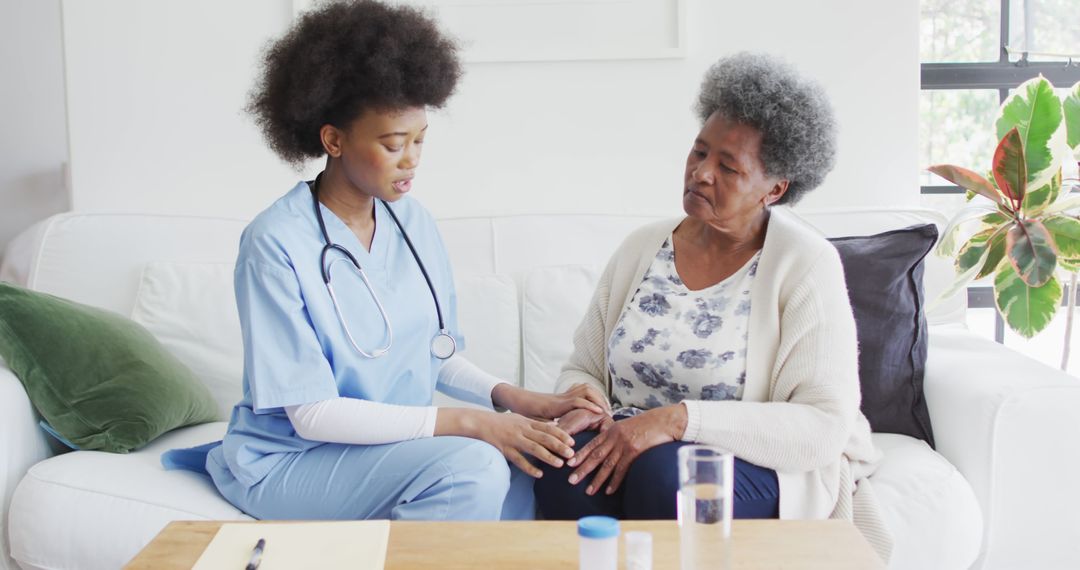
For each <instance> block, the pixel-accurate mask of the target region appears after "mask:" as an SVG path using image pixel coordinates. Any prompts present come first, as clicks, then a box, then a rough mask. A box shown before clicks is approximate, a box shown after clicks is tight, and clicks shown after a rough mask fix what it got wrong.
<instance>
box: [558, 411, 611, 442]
mask: <svg viewBox="0 0 1080 570" xmlns="http://www.w3.org/2000/svg"><path fill="white" fill-rule="evenodd" d="M613 423H615V420H613V419H611V415H610V414H607V413H604V412H601V413H599V414H598V413H596V412H591V411H589V410H586V409H585V408H578V409H576V410H571V411H569V412H567V413H566V414H565V415H563V416H562V417H560V418H559V421H558V426H559V427H560V428H562V430H563V431H565V432H566V433H568V434H570V435H577V434H579V433H581V432H583V431H585V430H596V431H605V430H607V428H608V427H610V426H611V424H613Z"/></svg>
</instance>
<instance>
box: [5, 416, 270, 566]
mask: <svg viewBox="0 0 1080 570" xmlns="http://www.w3.org/2000/svg"><path fill="white" fill-rule="evenodd" d="M225 426H226V424H225V423H223V422H215V423H209V424H202V425H198V426H192V427H188V428H182V429H179V430H175V431H172V432H169V433H168V434H166V435H164V436H162V437H160V438H158V439H157V440H155V441H154V442H153V443H151V444H150V445H148V446H146V447H144V448H143V449H140V450H138V451H136V452H133V453H130V454H127V455H117V454H113V453H101V452H97V451H75V452H72V453H66V454H63V455H58V456H56V457H52V458H50V459H47V460H45V461H42V462H40V463H38V464H36V465H34V466H33V467H32V468H31V469H30V471H29V472H28V473H27V474H26V477H24V478H23V480H22V481H21V482H20V483H19V487H18V489H17V490H16V491H15V495H14V496H13V497H12V502H11V511H10V522H11V526H10V537H11V554H12V557H13V558H15V560H17V561H18V562H19V564H20V565H22V567H23V568H49V569H61V568H72V569H74V568H80V569H83V568H85V569H94V568H102V569H105V568H120V567H121V566H123V565H124V564H126V563H127V561H128V560H130V559H131V558H132V557H133V556H135V554H136V553H138V551H139V550H140V549H142V547H143V546H145V545H146V544H147V543H149V542H150V540H151V539H153V538H154V536H155V535H156V534H157V533H158V531H160V530H161V529H162V528H164V527H165V525H166V524H168V523H169V522H170V521H173V520H202V519H213V520H235V519H248V520H249V519H250V517H248V516H247V515H245V514H243V513H242V512H240V511H239V510H237V509H236V508H235V507H233V506H232V505H231V504H229V503H228V502H227V501H225V499H223V498H222V497H221V495H220V494H218V492H217V489H215V488H214V484H213V482H211V481H210V478H209V477H206V476H202V475H196V474H195V473H192V472H189V471H166V470H165V469H164V468H162V466H161V457H160V456H161V453H162V452H164V451H166V450H168V449H172V448H177V447H191V446H195V445H199V444H202V443H206V442H209V441H214V440H216V439H220V438H221V436H222V435H223V434H224V433H225ZM56 537H62V538H63V539H62V540H56Z"/></svg>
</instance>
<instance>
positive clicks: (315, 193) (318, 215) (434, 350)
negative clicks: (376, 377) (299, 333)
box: [309, 173, 457, 360]
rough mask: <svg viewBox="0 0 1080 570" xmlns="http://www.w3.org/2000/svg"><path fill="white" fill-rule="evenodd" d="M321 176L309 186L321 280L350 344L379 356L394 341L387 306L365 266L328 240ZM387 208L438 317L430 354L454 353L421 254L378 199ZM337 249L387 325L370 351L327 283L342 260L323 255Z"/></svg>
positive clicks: (375, 356) (445, 356) (367, 353)
mask: <svg viewBox="0 0 1080 570" xmlns="http://www.w3.org/2000/svg"><path fill="white" fill-rule="evenodd" d="M321 179H322V173H320V174H319V175H318V176H316V177H315V182H314V183H309V186H310V187H311V199H312V201H313V202H314V203H315V219H317V220H319V230H320V231H322V235H323V241H325V242H326V245H324V246H323V248H322V253H321V254H319V267H320V269H321V270H322V278H323V283H325V284H326V290H327V291H328V292H329V293H330V301H331V302H332V303H333V304H334V312H335V313H337V318H338V322H339V323H341V328H342V329H344V330H345V336H346V337H348V339H349V344H352V346H353V348H355V349H356V352H359V353H360V354H361V355H363V356H364V357H366V358H378V357H380V356H383V355H385V354H386V353H387V352H390V347H391V346H392V345H393V344H394V329H393V328H392V327H391V326H390V317H389V316H387V314H386V309H385V308H383V304H382V302H381V301H379V296H378V295H376V294H375V289H374V288H373V287H372V286H371V282H370V281H368V278H367V274H365V273H364V268H362V267H360V262H358V261H356V258H355V257H353V255H352V254H351V253H349V250H347V249H345V248H344V247H343V246H340V245H338V244H336V243H334V242H332V241H330V234H329V232H327V231H326V223H325V222H323V216H322V209H321V208H320V207H319V180H321ZM379 201H380V202H382V205H383V206H384V207H385V208H386V211H387V212H388V213H389V214H390V217H391V218H392V219H393V220H394V224H395V225H397V227H398V230H400V231H401V237H403V238H405V245H407V246H409V251H411V252H412V256H413V259H415V260H416V265H417V266H419V267H420V273H422V274H423V275H424V281H426V282H427V286H428V290H429V291H431V299H432V300H433V301H435V314H436V315H438V317H439V332H438V334H436V335H435V337H434V338H432V339H431V354H432V355H434V356H435V357H436V358H439V359H442V360H446V359H447V358H450V357H451V356H453V355H454V352H456V351H457V342H455V341H454V337H452V336H450V332H449V331H447V330H446V326H445V324H443V316H442V307H440V306H439V297H438V295H436V294H435V286H434V285H432V284H431V278H430V277H428V272H427V269H426V268H425V267H424V262H422V261H420V255H419V254H417V253H416V248H415V247H413V244H412V240H410V239H409V234H407V233H405V228H404V227H403V226H402V225H401V221H400V220H398V218H397V216H396V215H395V214H394V210H392V209H390V204H387V203H386V201H385V200H379ZM334 249H336V250H337V251H339V252H341V253H343V254H345V257H347V258H348V259H349V261H351V262H352V264H353V266H354V267H356V271H357V272H359V273H360V279H361V280H362V281H363V282H364V285H365V286H367V289H368V292H369V293H371V298H372V299H374V300H375V306H376V307H378V308H379V313H380V314H381V315H382V319H383V323H384V324H385V326H386V336H387V341H386V346H384V347H382V348H376V349H375V350H373V351H371V352H370V353H369V352H367V351H365V350H364V349H362V348H360V346H359V345H357V344H356V339H354V338H353V335H352V332H351V331H350V330H349V325H347V324H346V323H345V317H344V316H343V315H342V314H341V307H340V306H339V305H338V300H337V295H335V294H334V286H333V285H331V284H330V267H331V266H333V265H334V263H335V262H337V261H342V259H344V258H341V257H338V258H336V259H333V260H331V261H330V263H329V264H328V263H327V262H326V255H327V254H328V253H330V250H334Z"/></svg>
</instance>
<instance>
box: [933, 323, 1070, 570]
mask: <svg viewBox="0 0 1080 570" xmlns="http://www.w3.org/2000/svg"><path fill="white" fill-rule="evenodd" d="M925 393H926V399H927V404H928V407H929V410H930V418H931V422H932V423H933V430H934V437H935V439H936V442H937V451H938V452H939V453H941V454H942V455H943V456H945V458H946V459H948V460H949V461H950V462H951V463H952V464H953V465H954V466H956V468H957V469H958V470H959V471H960V472H961V473H962V474H963V475H964V477H965V478H966V479H967V480H968V482H969V483H971V486H972V488H973V489H974V491H975V496H976V497H977V498H978V500H979V505H980V507H981V508H982V511H983V521H984V525H983V527H984V530H983V546H982V552H981V554H980V557H979V561H978V562H977V563H976V564H975V565H974V566H972V568H980V569H989V568H994V569H996V568H1048V569H1049V568H1080V509H1078V508H1077V505H1080V485H1077V484H1076V478H1077V477H1078V476H1080V379H1077V378H1075V377H1073V376H1069V375H1067V374H1065V373H1063V372H1061V371H1059V370H1056V369H1054V368H1051V367H1049V366H1046V365H1044V364H1042V363H1040V362H1037V361H1035V360H1032V359H1030V358H1028V357H1026V356H1023V355H1021V354H1020V353H1018V352H1016V351H1013V350H1011V349H1008V348H1006V347H1004V346H1002V345H1000V344H997V343H995V342H993V341H991V340H988V339H985V338H982V337H979V336H977V335H974V334H973V333H971V332H970V331H968V330H967V329H965V328H963V327H961V326H956V325H951V326H944V327H932V328H931V332H930V350H929V356H928V359H927V364H926V379H925Z"/></svg>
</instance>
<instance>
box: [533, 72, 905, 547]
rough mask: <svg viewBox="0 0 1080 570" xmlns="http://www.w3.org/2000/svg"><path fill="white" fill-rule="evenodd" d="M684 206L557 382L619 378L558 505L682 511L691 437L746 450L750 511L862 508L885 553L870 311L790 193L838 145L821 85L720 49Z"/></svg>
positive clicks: (609, 275) (577, 430)
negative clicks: (862, 363)
mask: <svg viewBox="0 0 1080 570" xmlns="http://www.w3.org/2000/svg"><path fill="white" fill-rule="evenodd" d="M697 113H698V116H699V118H700V120H701V122H702V127H701V131H700V132H699V133H698V135H697V137H696V138H695V139H694V141H693V145H692V146H691V148H690V152H689V154H688V156H687V159H686V172H685V175H684V180H683V187H682V203H683V209H684V210H685V211H686V217H684V218H681V219H674V220H667V221H663V222H659V223H654V224H651V225H648V226H646V227H643V228H641V229H639V230H637V231H636V232H634V233H633V234H631V235H630V236H629V237H628V238H627V239H626V241H625V242H623V244H622V245H621V246H620V247H619V249H618V251H616V252H615V254H614V256H613V257H612V258H611V260H610V262H609V263H608V265H607V268H606V270H605V271H604V273H603V275H602V276H601V277H600V281H599V283H598V285H597V287H596V291H595V293H594V295H593V298H592V301H591V303H590V305H589V307H588V309H587V312H586V314H585V317H584V319H583V320H582V322H581V324H580V325H579V326H578V329H577V332H576V333H575V335H574V351H573V354H572V355H571V357H570V360H569V362H568V363H567V364H566V365H565V366H564V367H563V370H562V374H561V375H560V376H559V381H558V388H557V391H562V390H570V389H573V388H574V387H575V386H577V385H579V384H584V385H586V386H595V387H597V388H600V389H602V390H603V391H604V392H605V393H606V394H608V396H609V398H610V401H611V406H612V408H613V409H614V412H613V416H614V418H613V417H612V416H609V415H607V414H597V413H594V412H590V411H588V410H583V409H579V410H574V411H572V412H569V413H567V414H566V415H564V416H563V417H561V418H560V419H559V425H560V426H561V427H562V428H563V429H564V430H566V431H567V432H568V433H570V434H572V435H574V436H575V441H576V444H577V445H576V449H577V452H576V454H575V455H574V457H573V458H571V459H570V460H569V461H568V462H567V465H566V466H564V467H562V468H559V469H556V468H553V467H548V466H542V467H545V468H546V469H547V471H546V473H545V474H544V477H543V478H541V479H540V480H539V481H538V483H537V485H536V489H535V491H536V495H537V499H538V506H539V508H540V510H541V511H542V513H543V515H544V516H545V517H546V518H577V517H581V516H584V515H590V514H606V515H611V516H616V517H625V518H674V517H675V512H676V506H675V505H676V500H675V498H676V489H677V474H676V471H677V469H676V450H677V449H678V448H679V447H680V446H682V445H686V444H687V443H703V444H710V445H716V446H719V447H722V448H724V449H727V450H729V451H731V452H732V453H733V454H734V455H735V456H736V469H735V489H734V512H735V516H736V517H743V518H777V517H779V518H783V519H802V518H844V519H854V521H855V523H856V525H857V526H859V528H860V529H861V530H863V532H864V534H866V536H867V537H868V538H869V539H870V540H871V542H872V543H874V546H875V547H876V549H877V550H878V552H879V553H880V554H882V556H883V557H886V558H887V556H888V553H889V549H890V544H889V537H888V533H887V532H886V530H885V528H884V526H883V525H882V524H881V519H880V517H879V515H878V513H877V508H876V504H875V501H874V499H873V495H872V489H871V487H870V485H869V484H868V481H867V479H866V478H867V476H868V475H869V474H870V473H871V471H872V470H873V466H874V464H875V462H876V460H877V459H878V456H879V454H878V452H877V451H876V450H875V448H874V446H873V445H872V443H871V440H870V427H869V423H868V422H867V421H866V418H865V417H864V416H863V415H862V414H861V413H860V411H859V400H860V393H859V382H858V370H857V349H856V337H855V322H854V319H853V317H852V311H851V305H850V303H849V301H848V296H847V289H846V286H845V283H844V273H843V270H842V267H841V265H840V258H839V256H838V255H837V252H836V250H835V249H834V248H833V247H832V245H830V244H829V242H828V241H826V240H825V239H824V238H823V237H821V235H820V234H819V233H817V232H816V231H814V230H813V229H810V228H808V227H806V226H804V225H803V224H802V223H801V222H799V221H798V220H797V219H796V218H795V216H794V215H793V214H791V213H789V212H788V211H786V210H785V209H784V208H776V207H775V206H779V205H783V204H792V203H794V202H796V201H798V200H799V199H800V198H802V197H803V196H804V195H805V194H806V193H807V192H809V191H810V190H812V189H814V188H815V187H817V186H818V185H819V184H820V183H821V181H822V180H823V179H824V178H825V175H826V174H827V173H828V172H829V170H831V168H832V166H833V163H834V155H835V148H836V142H835V133H834V130H835V129H834V120H833V115H832V112H831V109H830V107H829V104H828V102H827V101H826V99H825V96H824V94H823V92H822V90H821V89H820V88H819V87H817V86H816V85H814V84H812V83H811V82H808V81H806V80H804V79H802V78H800V77H799V76H798V75H797V74H796V73H795V72H794V71H793V70H792V69H791V68H789V67H787V66H786V65H784V64H782V63H780V62H778V61H776V60H774V59H771V58H769V57H766V56H762V55H754V54H745V53H744V54H738V55H734V56H731V57H727V58H724V59H721V60H720V61H719V62H717V63H716V64H715V65H714V66H713V67H712V68H711V69H710V70H709V71H708V73H707V74H706V77H705V80H704V82H703V84H702V88H701V93H700V95H699V98H698V102H697Z"/></svg>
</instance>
